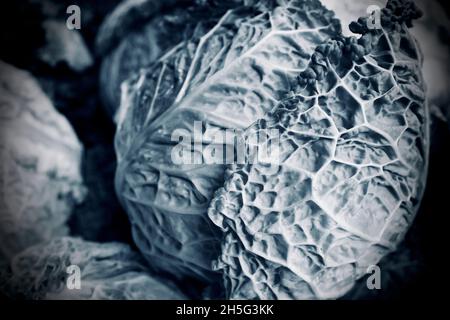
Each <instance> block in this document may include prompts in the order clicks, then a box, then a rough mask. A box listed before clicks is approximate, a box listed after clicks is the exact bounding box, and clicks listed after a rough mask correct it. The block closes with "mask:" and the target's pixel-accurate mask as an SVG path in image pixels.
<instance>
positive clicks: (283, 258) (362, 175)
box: [209, 1, 429, 299]
mask: <svg viewBox="0 0 450 320" xmlns="http://www.w3.org/2000/svg"><path fill="white" fill-rule="evenodd" d="M418 16H419V13H418V11H417V10H416V8H415V6H414V5H413V4H412V3H411V2H408V1H389V2H388V4H387V7H386V8H385V9H383V11H382V20H381V21H382V28H380V29H370V30H369V29H368V28H367V22H366V19H360V20H358V23H353V24H351V25H350V28H351V30H352V31H354V32H357V33H361V34H362V37H360V38H358V39H357V38H352V37H350V38H345V37H338V38H336V39H334V40H331V41H329V42H328V43H326V44H323V45H320V46H318V48H317V50H316V52H315V53H314V55H313V56H312V59H311V63H310V66H309V68H308V69H307V70H306V71H305V72H302V73H300V76H299V85H298V87H297V88H296V89H295V91H294V92H293V93H292V94H291V95H289V96H288V97H287V98H286V99H285V100H284V101H282V102H281V103H280V104H279V105H278V107H277V108H276V109H275V110H273V111H272V112H270V113H269V114H267V115H266V116H265V117H263V118H262V119H260V120H258V121H256V122H255V123H254V124H253V125H252V126H250V127H249V128H248V129H247V130H246V131H245V135H244V136H245V140H246V141H247V145H248V148H247V150H251V149H250V146H252V143H253V141H255V140H254V139H253V138H252V137H254V136H261V135H264V136H266V138H265V139H262V140H260V141H262V142H260V143H258V144H257V145H256V147H258V148H262V147H269V146H268V145H269V144H271V143H275V142H277V140H276V139H277V136H276V135H274V134H273V132H274V131H272V130H271V129H277V130H279V131H280V138H279V144H278V143H275V144H274V146H279V147H278V148H275V149H273V150H274V151H273V153H272V155H278V160H279V162H276V160H277V157H275V156H273V157H269V158H266V159H262V160H259V159H258V160H257V161H255V160H254V158H252V153H249V156H248V159H247V163H246V164H244V165H233V166H230V167H229V168H228V170H227V174H226V182H225V185H224V188H222V189H220V190H219V191H218V192H217V193H216V196H215V198H214V200H213V201H212V203H211V206H210V209H209V217H210V218H211V220H212V221H214V223H215V224H216V225H218V226H219V227H221V228H222V230H223V231H224V232H225V233H226V236H225V238H224V240H223V242H222V253H221V255H220V257H219V259H218V260H217V262H216V269H218V270H221V271H222V272H223V273H224V278H225V284H226V287H227V292H228V297H229V298H233V299H236V298H238V299H255V298H259V299H317V298H320V299H321V298H337V297H340V296H342V295H344V294H345V293H346V292H348V291H349V290H350V289H351V288H352V286H353V285H354V283H355V281H356V280H357V279H358V278H360V277H361V276H363V275H364V274H365V273H366V271H367V268H368V267H369V266H371V265H374V264H377V263H378V261H379V260H380V259H381V258H382V257H383V256H385V255H386V254H387V253H388V252H390V251H392V250H394V249H395V248H396V246H397V244H398V243H399V242H400V241H401V240H402V238H403V236H404V234H405V232H406V231H407V230H408V227H409V226H410V225H411V222H412V220H413V218H414V216H415V214H416V212H417V210H418V207H419V204H420V200H421V197H422V193H423V190H424V187H425V182H426V181H425V180H426V172H427V161H428V160H427V159H428V147H429V134H428V107H427V104H426V101H425V88H424V82H423V79H422V75H421V70H420V68H421V65H422V59H421V55H420V50H419V48H418V46H417V43H416V41H415V40H414V39H413V38H412V37H411V35H410V34H409V32H408V29H407V26H410V24H411V20H412V19H413V18H417V17H418ZM253 147H255V146H253ZM252 159H253V161H252V162H253V163H251V161H250V160H252Z"/></svg>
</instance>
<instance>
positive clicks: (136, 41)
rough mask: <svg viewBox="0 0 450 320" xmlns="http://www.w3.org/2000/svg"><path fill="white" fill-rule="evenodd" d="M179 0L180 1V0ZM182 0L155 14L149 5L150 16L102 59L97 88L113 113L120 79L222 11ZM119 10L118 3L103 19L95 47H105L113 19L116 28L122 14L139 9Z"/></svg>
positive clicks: (211, 21)
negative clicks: (187, 3) (98, 87)
mask: <svg viewBox="0 0 450 320" xmlns="http://www.w3.org/2000/svg"><path fill="white" fill-rule="evenodd" d="M131 2H133V1H131ZM134 2H135V1H134ZM144 2H153V1H144ZM185 2H189V1H185ZM191 2H192V1H191ZM181 3H182V4H183V3H184V2H183V1H181ZM225 3H228V2H225ZM184 4H185V5H184V6H181V5H179V6H174V7H173V8H171V9H169V8H166V9H164V10H162V11H161V12H158V14H154V13H155V12H154V11H155V10H156V9H157V8H158V6H155V5H153V6H151V8H152V10H151V12H152V13H153V14H154V16H152V17H151V18H150V20H149V21H147V22H145V23H143V25H142V26H140V27H139V28H135V29H136V30H132V31H130V32H129V33H128V34H127V35H126V37H123V38H122V39H121V41H120V42H119V43H118V44H117V46H116V47H115V48H113V49H111V50H110V52H108V54H107V55H106V56H105V58H104V59H103V61H102V65H101V71H100V84H101V86H100V90H101V95H102V99H103V102H104V104H105V105H106V106H107V108H108V111H109V113H110V114H111V115H114V114H115V112H116V111H117V109H118V107H119V104H120V85H121V84H122V82H123V81H124V80H126V79H128V78H129V77H130V76H132V75H133V74H136V73H137V72H139V70H140V69H141V68H144V67H148V66H150V65H151V64H152V63H154V62H155V61H156V60H158V59H159V58H160V57H161V56H162V55H163V54H164V53H166V52H167V51H169V50H170V49H171V48H173V47H174V46H176V45H178V44H180V43H181V42H183V41H188V40H189V39H190V38H192V36H193V35H194V34H195V33H196V34H198V35H199V36H201V35H203V34H204V33H206V31H207V30H209V29H211V28H212V27H213V26H214V24H215V23H217V21H218V20H219V18H220V17H221V15H222V14H223V13H224V12H225V11H226V7H224V5H222V6H220V7H219V6H215V7H213V8H211V7H210V6H205V5H195V4H190V5H186V3H184ZM141 5H144V4H141ZM123 10H124V9H123V5H121V6H119V7H118V8H117V9H116V10H115V11H114V12H113V13H112V14H111V15H110V16H109V17H108V18H107V19H106V21H105V23H104V26H103V27H102V31H101V32H100V35H99V36H98V45H99V50H100V49H102V50H105V49H103V47H105V46H106V44H104V43H106V39H107V38H108V37H106V36H105V35H104V33H110V32H112V31H111V30H109V29H112V26H111V25H112V24H113V22H115V24H118V25H119V26H117V28H119V27H120V22H121V20H123V19H124V18H121V17H122V16H129V15H131V16H133V14H132V13H135V12H136V11H137V12H139V10H133V11H132V12H124V13H122V14H119V13H118V12H122V11H123ZM130 10H131V9H130ZM148 14H150V12H149V13H148ZM129 19H131V18H129ZM107 26H109V27H107ZM114 34H116V32H115V33H114Z"/></svg>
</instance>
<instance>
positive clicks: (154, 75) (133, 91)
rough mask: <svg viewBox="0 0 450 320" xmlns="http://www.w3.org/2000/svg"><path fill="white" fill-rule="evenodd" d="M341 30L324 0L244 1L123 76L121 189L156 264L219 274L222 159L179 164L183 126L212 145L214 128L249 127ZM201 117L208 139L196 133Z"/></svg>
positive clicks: (187, 272)
mask: <svg viewBox="0 0 450 320" xmlns="http://www.w3.org/2000/svg"><path fill="white" fill-rule="evenodd" d="M339 30H340V26H339V23H338V21H337V20H335V19H334V18H333V14H332V12H330V11H328V10H326V9H325V8H324V7H323V6H322V5H321V4H320V2H319V1H316V0H306V1H301V0H293V1H264V2H261V3H260V4H258V5H256V4H255V5H253V6H246V7H238V8H236V9H232V10H229V11H227V13H226V14H224V15H223V17H221V19H220V20H219V22H218V23H217V24H216V25H215V26H214V27H212V28H211V29H210V30H208V31H207V32H206V33H205V34H204V35H202V36H201V37H198V36H197V35H194V36H193V38H192V39H190V41H187V42H183V43H180V45H177V46H175V47H174V48H172V49H171V50H170V52H168V53H167V54H165V55H164V56H163V57H162V58H161V59H160V60H159V62H158V63H155V64H154V65H152V67H149V68H147V69H144V70H141V72H140V73H139V74H138V75H137V76H135V77H133V78H131V79H130V80H128V81H127V82H125V84H124V90H123V92H122V93H123V95H122V102H121V106H120V110H119V112H118V131H117V134H116V141H115V143H116V152H117V155H118V161H119V163H118V169H117V171H116V191H117V194H118V196H119V197H120V199H121V202H122V204H123V206H124V207H125V209H126V210H127V212H128V215H129V217H130V220H131V223H132V225H133V236H134V239H135V242H136V244H137V245H138V247H139V248H140V250H141V251H142V252H143V254H144V255H145V256H146V257H147V258H148V260H149V262H150V263H152V264H153V265H156V266H159V267H160V268H161V269H164V270H165V271H167V272H170V273H172V274H174V275H176V276H178V277H185V276H189V277H195V278H199V279H201V280H206V281H214V280H213V279H214V277H213V275H214V274H213V273H212V271H211V260H212V257H214V256H217V254H218V243H219V239H220V237H219V236H218V234H219V231H218V229H215V228H214V227H213V225H212V223H211V222H210V221H209V219H208V217H207V214H206V213H207V208H208V205H209V202H210V200H211V198H212V196H213V192H214V191H215V190H216V189H217V188H218V187H220V186H221V185H222V183H223V173H224V165H223V164H222V163H221V162H220V161H210V160H211V157H210V156H209V155H208V154H207V152H206V153H203V152H202V155H201V161H200V164H193V163H192V162H189V161H187V162H181V163H180V162H177V161H175V160H174V158H173V157H172V151H173V150H174V146H175V145H176V144H177V143H178V140H177V141H174V139H173V137H172V134H173V133H175V132H179V131H183V132H184V133H187V135H189V137H191V136H192V138H193V141H192V142H195V144H197V145H198V144H202V146H205V147H206V146H207V145H210V144H211V143H212V140H211V135H212V134H214V133H215V132H218V131H221V130H224V129H227V128H238V129H239V128H241V129H242V128H246V127H247V126H249V125H250V124H251V123H252V122H254V121H255V120H256V119H258V118H260V117H262V116H263V115H264V114H265V113H266V112H267V111H268V110H270V109H271V108H273V107H274V106H275V105H276V104H277V103H278V101H279V100H280V99H281V97H283V95H284V94H285V93H286V92H288V91H290V90H291V89H292V83H293V82H295V79H296V76H297V75H298V73H299V72H301V71H303V70H305V68H306V67H307V62H308V60H309V58H310V55H311V53H312V52H313V50H314V48H315V47H316V46H317V45H318V44H320V43H322V42H324V41H325V40H327V39H329V38H330V37H332V36H334V35H336V34H337V33H338V32H339ZM195 121H199V122H201V127H202V128H201V131H202V132H201V135H202V136H203V137H205V139H203V141H202V142H200V141H199V139H198V138H196V137H194V136H193V134H194V128H195ZM194 139H197V140H195V141H194ZM187 148H188V149H189V151H190V152H192V153H195V152H198V150H197V149H196V150H195V151H194V150H193V149H190V145H189V147H187Z"/></svg>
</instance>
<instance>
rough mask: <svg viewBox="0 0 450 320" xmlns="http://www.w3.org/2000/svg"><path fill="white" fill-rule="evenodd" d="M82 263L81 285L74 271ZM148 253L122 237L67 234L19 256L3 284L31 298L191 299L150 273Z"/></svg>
mask: <svg viewBox="0 0 450 320" xmlns="http://www.w3.org/2000/svg"><path fill="white" fill-rule="evenodd" d="M71 265H74V266H77V267H79V268H80V288H79V289H76V288H69V286H68V283H69V284H71V285H75V284H76V283H75V281H71V279H69V276H70V275H72V276H74V275H75V274H76V273H75V271H73V270H71V269H69V272H68V270H67V268H68V267H69V266H71ZM147 268H148V267H147V266H146V265H145V263H144V261H143V260H142V257H141V256H140V255H139V254H137V253H136V252H133V251H132V250H131V249H130V248H129V247H128V246H127V245H125V244H121V243H115V242H112V243H95V242H88V241H83V240H81V239H78V238H70V237H63V238H57V239H54V240H52V241H51V242H50V243H47V244H41V245H36V246H33V247H30V248H28V249H26V250H25V251H23V252H21V253H20V254H19V255H17V256H16V257H14V259H13V261H12V262H11V269H10V272H9V276H10V277H9V279H6V281H5V282H4V283H2V286H3V287H4V289H6V292H7V293H8V294H9V295H11V296H12V297H18V298H26V299H46V300H53V299H57V300H61V299H71V300H73V299H75V300H85V299H95V300H106V299H108V300H125V299H126V300H137V299H139V300H143V299H153V300H155V299H170V300H172V299H185V296H184V295H183V294H182V293H180V292H179V291H178V290H177V289H176V288H175V287H173V286H172V285H171V284H170V283H168V282H167V281H165V282H164V283H163V282H162V281H161V280H158V279H156V278H154V277H152V276H150V275H149V274H148V273H146V269H147Z"/></svg>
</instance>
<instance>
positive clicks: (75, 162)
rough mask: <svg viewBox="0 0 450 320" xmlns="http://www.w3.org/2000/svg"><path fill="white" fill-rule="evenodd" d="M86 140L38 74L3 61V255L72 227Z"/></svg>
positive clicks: (0, 172) (0, 70) (0, 104)
mask: <svg viewBox="0 0 450 320" xmlns="http://www.w3.org/2000/svg"><path fill="white" fill-rule="evenodd" d="M81 153H82V146H81V145H80V142H79V141H78V139H77V137H76V135H75V133H74V131H73V130H72V128H71V126H70V124H69V122H68V121H67V120H66V119H65V118H64V117H63V116H62V115H60V114H59V113H58V112H57V111H56V110H55V108H54V107H53V105H52V103H51V101H50V100H49V99H48V97H47V96H46V95H45V94H44V93H43V92H42V90H41V88H40V87H39V85H38V83H37V82H36V81H35V80H34V79H33V78H32V76H31V75H30V74H28V73H26V72H24V71H21V70H18V69H16V68H15V67H13V66H10V65H8V64H6V63H4V62H1V61H0V255H4V256H5V258H6V259H10V258H11V257H12V256H13V255H14V254H16V253H18V252H20V251H21V250H23V249H25V248H27V247H28V246H30V245H33V244H36V243H38V242H41V241H48V240H50V239H51V238H52V237H54V236H58V235H59V236H62V235H65V234H67V233H68V228H67V226H66V221H67V219H68V218H69V215H70V214H71V212H72V209H73V207H74V206H75V205H76V204H77V203H79V202H80V201H82V200H83V198H84V195H85V188H84V187H83V185H82V178H81V173H80V162H81Z"/></svg>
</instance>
